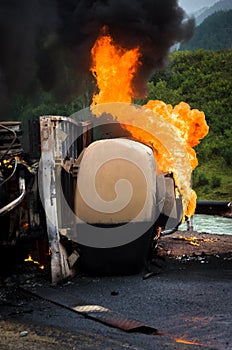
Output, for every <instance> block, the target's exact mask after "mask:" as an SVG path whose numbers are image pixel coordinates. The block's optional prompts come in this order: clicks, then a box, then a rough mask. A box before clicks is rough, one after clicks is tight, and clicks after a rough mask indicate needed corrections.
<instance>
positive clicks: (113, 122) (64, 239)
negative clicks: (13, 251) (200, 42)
mask: <svg viewBox="0 0 232 350" xmlns="http://www.w3.org/2000/svg"><path fill="white" fill-rule="evenodd" d="M125 3H126V4H127V5H128V6H129V5H130V4H131V2H125ZM149 3H150V2H149ZM175 3H176V2H175V1H173V2H172V3H171V2H170V4H171V5H173V6H174V5H175ZM83 4H84V2H83ZM79 10H80V9H79ZM157 10H159V6H158V8H157ZM173 10H174V12H175V11H176V10H178V11H179V7H176V6H174V7H173ZM79 12H80V11H79ZM79 12H78V11H77V12H76V13H79ZM162 14H163V12H161V13H160V15H162ZM161 17H162V16H161ZM165 18H166V17H165ZM165 18H164V20H166V19H165ZM178 18H179V17H178ZM180 18H181V19H182V18H183V12H182V11H181V16H180ZM174 19H175V18H174ZM174 19H173V16H171V21H172V20H174ZM136 20H137V17H136ZM159 21H160V19H159ZM174 22H175V21H174ZM136 23H137V22H136ZM175 23H176V22H175ZM178 23H179V22H178ZM178 23H177V24H178ZM185 23H186V25H188V22H185ZM161 24H162V23H161ZM178 26H179V24H178V25H177V27H178ZM180 26H181V28H182V30H183V28H185V26H184V25H182V24H181V23H180ZM156 27H157V26H155V28H156ZM161 27H162V26H161ZM170 28H172V26H171V27H170ZM178 28H179V27H178ZM114 29H115V28H114ZM109 32H110V29H109V28H108V27H107V26H102V28H101V30H100V34H99V36H98V38H97V39H96V41H95V42H94V43H93V46H92V49H91V67H90V71H91V72H92V74H93V76H94V77H95V79H96V85H97V88H98V93H96V94H95V95H94V96H93V101H92V104H91V106H90V108H86V109H84V110H82V111H80V112H77V113H75V114H74V115H72V116H70V117H65V116H51V115H48V116H41V117H40V119H39V120H32V121H30V123H29V136H30V152H29V153H28V154H26V153H25V152H24V150H23V149H22V147H21V141H20V137H21V129H20V123H19V122H18V123H17V122H8V123H7V122H5V123H4V122H3V123H0V142H1V144H0V152H1V153H0V156H1V160H0V162H1V168H0V170H1V171H0V176H1V186H0V191H1V208H0V224H1V226H2V227H3V228H4V235H3V236H2V237H1V242H2V243H3V244H2V246H3V245H4V247H6V246H7V245H9V246H11V245H14V244H17V242H21V243H18V244H21V247H24V248H25V246H26V245H27V244H29V243H31V242H34V252H35V256H36V258H37V260H39V261H40V263H41V264H45V265H46V264H47V265H48V268H49V271H50V273H51V280H52V283H54V284H56V283H57V282H59V281H60V280H63V279H65V278H67V277H69V276H72V275H73V274H75V273H76V272H77V270H79V269H81V270H85V271H87V272H89V273H94V274H96V273H97V274H123V273H127V274H128V273H136V272H138V271H140V270H141V269H143V268H144V267H145V266H146V264H147V261H148V260H149V257H150V255H151V251H152V248H153V246H154V242H156V241H157V239H158V237H159V236H160V234H161V233H162V232H163V233H164V232H165V233H170V232H173V231H174V230H176V229H177V227H178V225H179V224H180V223H181V222H182V221H184V220H186V219H187V220H188V219H189V218H190V217H191V215H193V213H194V210H195V206H196V194H195V192H194V191H193V190H192V188H191V173H192V170H193V169H194V168H195V167H196V166H197V158H196V153H195V151H194V149H193V147H194V146H196V145H197V144H198V143H199V140H200V139H202V138H203V137H204V136H205V135H206V134H207V132H208V126H207V124H206V121H205V116H204V113H203V112H201V111H199V110H196V109H191V108H190V106H189V105H188V104H187V103H184V102H180V103H179V104H178V105H176V106H174V107H173V106H171V105H169V104H166V103H165V102H163V101H158V100H152V101H149V102H147V104H146V105H143V106H138V105H133V104H132V101H133V98H136V96H137V95H136V93H135V92H136V81H137V82H138V80H139V79H138V80H136V77H137V76H139V74H140V75H141V72H143V73H144V74H145V73H146V69H145V68H146V67H145V65H143V63H144V62H143V61H144V60H145V58H146V47H144V45H143V44H144V43H145V42H143V41H142V43H141V47H140V46H137V45H134V48H125V47H124V46H123V45H120V44H119V43H116V42H115V40H114V39H113V38H112V37H111V36H110V34H109ZM113 33H114V34H116V33H117V31H115V30H113ZM120 33H121V31H120ZM133 33H134V31H133ZM162 33H163V31H162ZM178 33H179V34H178ZM180 33H181V31H177V34H178V35H180ZM121 34H122V33H121ZM172 34H173V31H171V36H172ZM177 34H176V35H177ZM178 35H177V36H178ZM161 36H162V35H161ZM158 37H159V36H157V38H158ZM155 38H156V36H155ZM174 39H175V40H177V39H178V40H181V38H179V37H178V38H171V39H170V40H167V42H166V43H165V45H164V44H163V46H164V47H163V51H162V50H161V51H160V52H161V53H162V55H164V56H165V54H166V53H167V52H168V48H169V46H170V44H171V43H173V42H174V41H175V40H174ZM119 42H121V43H122V42H123V41H122V40H121V41H120V40H119ZM154 45H155V44H154ZM148 46H149V45H148ZM161 46H162V45H161ZM148 48H149V50H148V51H147V52H148V53H150V52H153V51H152V50H151V48H150V46H149V47H148ZM143 50H144V52H143ZM154 50H155V49H154ZM154 52H156V51H154ZM157 55H158V52H157ZM158 56H159V55H158ZM158 56H157V57H158ZM144 57H145V58H144ZM159 60H161V57H160V58H159V57H158V58H157V62H158V61H159ZM148 62H151V61H150V60H148ZM157 62H156V61H155V62H153V63H154V64H152V67H150V68H154V66H156V63H157ZM157 64H158V63H157ZM144 67H145V68H144ZM144 69H145V70H144ZM145 75H146V74H145ZM140 78H141V76H140ZM29 245H30V244H29ZM30 246H31V245H30Z"/></svg>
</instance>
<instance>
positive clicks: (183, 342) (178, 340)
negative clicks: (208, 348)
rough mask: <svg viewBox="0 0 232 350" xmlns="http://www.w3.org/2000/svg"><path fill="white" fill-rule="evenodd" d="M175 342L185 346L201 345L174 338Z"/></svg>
mask: <svg viewBox="0 0 232 350" xmlns="http://www.w3.org/2000/svg"><path fill="white" fill-rule="evenodd" d="M175 342H176V343H180V344H186V345H202V344H200V343H197V342H194V341H189V340H184V339H179V338H176V339H175Z"/></svg>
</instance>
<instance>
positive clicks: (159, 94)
mask: <svg viewBox="0 0 232 350" xmlns="http://www.w3.org/2000/svg"><path fill="white" fill-rule="evenodd" d="M170 61H171V64H170V65H169V67H167V68H166V69H165V70H162V71H159V72H156V73H155V74H154V75H153V78H152V80H151V81H150V83H149V93H148V98H147V100H149V99H159V100H163V101H164V102H166V103H170V104H171V105H173V106H175V105H176V104H178V103H179V102H180V101H185V102H187V103H188V104H189V105H190V107H191V108H197V109H199V110H201V111H203V112H204V113H205V117H206V120H207V123H208V125H209V127H210V130H209V134H208V135H207V136H206V137H205V138H204V139H203V140H202V141H201V143H200V144H199V145H198V146H197V147H196V148H195V150H196V152H197V156H198V160H199V165H198V167H197V168H196V169H195V170H194V173H193V187H194V189H195V190H196V192H197V195H198V199H211V200H222V201H223V200H225V201H226V200H228V201H231V199H232V182H231V178H232V126H231V120H232V105H231V91H232V66H231V62H232V49H229V50H223V51H206V50H196V51H176V52H174V53H172V54H171V56H170ZM144 102H146V100H145V101H142V102H141V103H144Z"/></svg>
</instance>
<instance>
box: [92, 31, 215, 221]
mask: <svg viewBox="0 0 232 350" xmlns="http://www.w3.org/2000/svg"><path fill="white" fill-rule="evenodd" d="M105 30H106V27H104V30H103V34H102V35H101V36H100V37H99V38H98V39H97V41H96V42H95V44H94V46H93V48H92V50H91V54H92V60H93V64H92V67H91V71H92V73H93V75H94V77H95V78H96V80H97V86H98V88H99V93H98V94H97V95H95V96H94V97H93V103H92V105H91V108H92V112H93V113H94V114H95V115H97V116H98V117H100V116H101V115H102V114H103V113H104V112H106V113H111V115H113V116H114V117H115V119H117V121H118V122H119V123H121V125H122V127H124V128H126V129H127V130H129V132H130V133H131V134H132V135H133V137H134V138H135V139H136V140H138V141H140V142H143V143H146V144H147V145H149V146H151V147H152V149H153V151H154V156H155V158H156V161H157V163H158V166H159V169H160V170H162V171H163V172H172V173H173V175H174V179H175V183H176V186H177V187H178V189H179V192H180V194H181V196H182V202H183V209H184V215H186V216H191V215H193V214H194V212H195V208H196V193H195V192H194V191H193V190H192V189H191V173H192V170H193V169H194V168H195V167H196V166H197V165H198V161H197V157H196V153H195V151H194V149H193V147H194V146H196V145H197V144H198V143H199V140H200V139H201V138H203V137H204V136H205V135H206V134H207V133H208V125H207V124H206V121H205V115H204V113H203V112H201V111H199V110H197V109H192V110H191V109H190V106H189V105H188V104H187V103H185V102H180V103H179V104H178V105H176V106H175V107H172V106H171V105H170V104H166V103H164V102H163V101H158V100H155V101H153V100H152V101H149V102H148V103H147V104H146V105H144V106H143V108H141V109H138V108H135V107H134V106H132V105H129V106H128V109H127V107H126V106H124V107H123V108H122V107H120V106H117V104H116V106H114V108H115V110H114V111H113V110H112V105H111V106H110V107H109V108H111V109H110V110H107V108H108V107H107V105H103V106H101V105H100V104H103V103H108V102H129V103H131V102H132V99H133V89H132V80H133V78H134V76H135V74H136V72H137V70H138V67H139V65H140V64H141V62H140V61H139V58H140V52H139V49H138V48H135V49H132V50H125V49H124V48H122V47H120V46H118V45H116V44H115V43H114V42H113V39H112V38H111V37H110V35H109V34H105V33H104V31H105ZM134 125H136V127H134ZM154 135H155V136H154ZM163 140H168V145H166V146H165V145H164V144H163V143H162V141H163ZM177 195H178V193H177Z"/></svg>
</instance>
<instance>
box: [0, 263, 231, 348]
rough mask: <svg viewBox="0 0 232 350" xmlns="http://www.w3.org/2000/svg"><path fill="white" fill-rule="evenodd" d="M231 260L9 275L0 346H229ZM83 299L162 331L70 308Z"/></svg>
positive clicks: (3, 299) (84, 302) (106, 311)
mask: <svg viewBox="0 0 232 350" xmlns="http://www.w3.org/2000/svg"><path fill="white" fill-rule="evenodd" d="M231 267H232V262H231V259H225V258H224V257H223V256H222V257H220V258H218V257H209V258H208V257H205V258H202V259H195V260H191V259H190V260H188V259H185V258H183V259H181V260H180V259H173V258H172V259H168V260H166V263H163V267H162V268H161V269H158V270H157V271H160V273H159V274H157V275H155V276H153V277H150V278H147V279H144V278H143V277H144V273H141V274H138V275H134V276H123V277H122V276H118V277H91V276H79V277H75V279H73V280H72V281H70V282H68V283H66V284H63V285H60V286H56V287H52V286H51V285H50V284H49V283H48V282H47V281H46V282H45V281H43V279H38V278H34V277H33V276H30V275H29V276H27V277H26V278H24V280H21V281H20V283H18V284H15V283H12V286H10V284H9V281H8V284H7V287H2V288H1V304H0V307H1V316H0V330H1V334H2V336H1V338H0V349H4V350H5V349H10V350H16V349H17V350H20V349H27V350H30V349H31V350H37V349H40V350H42V349H49V350H52V349H57V350H59V349H67V350H68V349H96V350H97V349H99V350H100V349H105V350H107V349H112V350H116V349H133V350H142V349H143V350H145V349H146V350H154V349H157V350H159V349H160V350H161V349H171V350H172V349H219V350H227V349H228V350H229V349H232V334H231V328H232V327H231V326H232V317H231V315H232V307H231V295H232V293H231V290H232V288H231V287H232V284H231V277H232V274H231V271H232V269H231ZM15 278H16V277H15ZM19 287H20V288H19ZM22 288H23V289H22ZM25 290H28V291H29V294H28V293H27V292H25ZM38 296H40V297H38ZM87 305H91V306H92V310H93V309H94V308H93V306H94V307H95V309H96V306H98V308H97V310H98V311H99V310H100V311H101V312H102V314H103V316H104V315H109V312H110V311H111V313H110V315H111V316H112V318H114V317H115V315H117V316H120V318H121V319H126V320H128V319H129V320H137V321H140V322H141V323H145V324H146V325H149V326H150V327H151V329H152V328H154V329H157V330H158V331H159V332H158V333H159V335H158V334H157V332H155V331H154V332H152V331H148V329H146V327H145V328H144V329H142V328H141V329H136V330H135V331H134V332H127V331H123V330H121V329H118V328H115V327H112V326H109V325H106V324H103V323H101V322H99V321H98V320H94V319H92V318H88V317H86V316H89V315H86V316H85V315H84V314H83V313H80V312H77V311H75V310H74V309H76V310H82V309H80V307H81V306H82V307H83V306H87ZM99 306H101V307H103V308H104V309H99ZM109 310H110V311H109ZM115 313H117V314H115ZM92 315H93V313H92ZM97 315H99V312H98V314H97ZM151 329H150V330H151ZM22 331H25V332H27V333H26V334H25V333H22ZM4 335H5V336H4Z"/></svg>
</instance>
